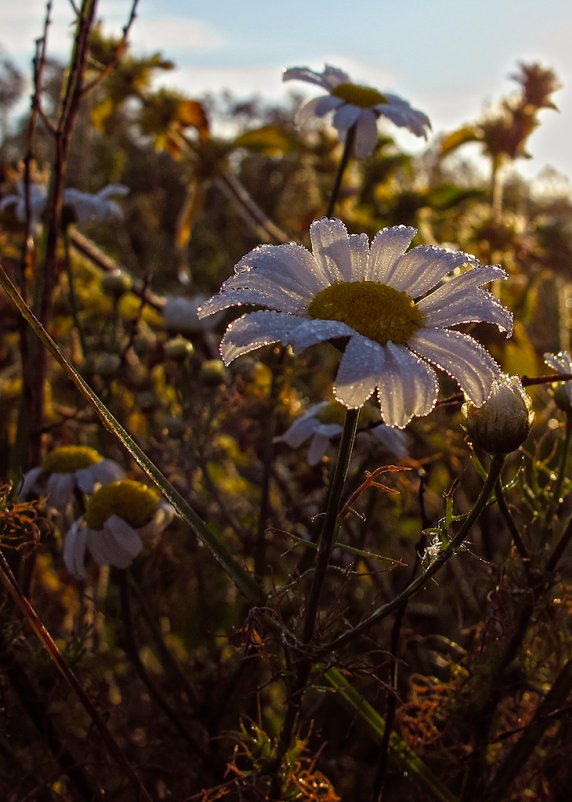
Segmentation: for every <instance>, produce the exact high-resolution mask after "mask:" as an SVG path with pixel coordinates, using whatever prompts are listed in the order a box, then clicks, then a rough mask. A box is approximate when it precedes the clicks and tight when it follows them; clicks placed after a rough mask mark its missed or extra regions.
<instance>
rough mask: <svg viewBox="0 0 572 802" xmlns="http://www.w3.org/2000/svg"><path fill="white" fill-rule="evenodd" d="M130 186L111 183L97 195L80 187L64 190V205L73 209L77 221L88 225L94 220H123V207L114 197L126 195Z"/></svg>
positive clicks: (106, 221) (79, 223) (103, 221)
mask: <svg viewBox="0 0 572 802" xmlns="http://www.w3.org/2000/svg"><path fill="white" fill-rule="evenodd" d="M128 193H129V188H128V187H126V186H124V185H123V184H109V185H108V186H106V187H104V188H103V189H100V190H99V192H97V193H96V194H95V195H92V194H91V193H89V192H80V190H79V189H66V190H64V198H63V205H64V207H66V206H68V207H70V208H71V209H72V211H73V215H74V218H75V222H76V223H77V224H78V225H79V226H86V225H88V223H91V222H93V221H94V220H95V221H96V222H98V223H111V222H114V221H118V220H123V209H122V208H121V206H120V205H119V204H118V203H117V201H116V200H114V197H121V198H122V197H124V196H125V195H127V194H128Z"/></svg>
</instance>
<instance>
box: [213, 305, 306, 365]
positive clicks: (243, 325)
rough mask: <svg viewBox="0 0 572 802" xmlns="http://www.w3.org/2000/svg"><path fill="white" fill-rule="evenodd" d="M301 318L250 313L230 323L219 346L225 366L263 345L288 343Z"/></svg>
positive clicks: (270, 313)
mask: <svg viewBox="0 0 572 802" xmlns="http://www.w3.org/2000/svg"><path fill="white" fill-rule="evenodd" d="M300 320H301V318H299V317H294V316H293V315H285V314H284V313H283V312H251V313H250V314H246V315H243V316H242V317H239V318H238V320H235V321H234V323H231V324H230V326H229V327H228V328H227V330H226V333H225V335H224V337H223V340H222V342H221V344H220V352H221V355H222V358H223V360H224V363H225V365H230V363H231V362H232V361H233V360H234V359H236V358H237V357H238V356H242V354H248V353H249V352H250V351H254V350H255V349H256V348H262V346H263V345H271V344H272V343H275V342H282V343H284V344H285V345H287V344H288V342H289V341H290V335H291V333H292V331H293V330H294V329H295V328H296V327H298V326H299V325H300Z"/></svg>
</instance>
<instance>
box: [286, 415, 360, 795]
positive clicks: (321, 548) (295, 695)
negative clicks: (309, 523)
mask: <svg viewBox="0 0 572 802" xmlns="http://www.w3.org/2000/svg"><path fill="white" fill-rule="evenodd" d="M359 413H360V410H359V409H348V410H347V412H346V418H345V421H344V429H343V432H342V436H341V440H340V445H339V448H338V455H337V459H336V464H335V467H334V473H333V476H332V481H331V484H330V487H329V491H328V498H327V502H326V514H325V518H324V525H323V527H322V530H321V532H320V537H319V540H318V556H317V561H316V568H315V571H314V576H313V581H312V585H311V588H310V593H309V596H308V601H307V603H306V608H305V612H304V623H303V628H302V638H301V643H302V644H303V645H304V646H307V645H308V644H310V643H311V641H312V639H313V637H314V632H315V630H316V623H317V618H318V609H319V604H320V597H321V595H322V590H323V587H324V580H325V578H326V574H327V571H328V565H329V562H330V555H331V553H332V548H333V547H334V545H335V538H336V532H337V529H338V513H339V509H340V504H341V497H342V491H343V487H344V484H345V480H346V477H347V474H348V468H349V464H350V459H351V455H352V451H353V445H354V440H355V435H356V430H357V422H358V418H359ZM312 664H313V660H312V658H311V657H302V659H300V661H299V663H298V666H297V668H296V672H295V678H294V683H293V687H292V691H291V693H290V699H289V702H288V709H287V710H286V716H285V717H284V723H283V725H282V731H281V733H280V741H279V744H278V753H277V762H278V767H277V772H276V774H275V782H274V784H273V788H272V798H273V799H279V798H280V796H279V794H280V783H281V779H280V768H281V765H282V762H283V759H284V756H285V755H286V752H287V751H288V749H289V747H290V744H291V742H292V737H293V735H294V732H295V730H296V724H297V721H298V716H299V713H300V705H301V700H302V696H303V694H304V691H305V689H306V686H307V684H308V679H309V677H310V672H311V670H312Z"/></svg>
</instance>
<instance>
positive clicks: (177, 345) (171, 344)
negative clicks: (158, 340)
mask: <svg viewBox="0 0 572 802" xmlns="http://www.w3.org/2000/svg"><path fill="white" fill-rule="evenodd" d="M194 350H195V349H194V347H193V344H192V343H191V342H189V340H186V339H185V338H184V337H183V336H181V335H179V337H173V339H172V340H169V341H168V342H166V343H165V356H166V357H167V359H172V360H173V361H174V362H185V361H186V360H187V359H189V357H191V356H192V355H193V353H194Z"/></svg>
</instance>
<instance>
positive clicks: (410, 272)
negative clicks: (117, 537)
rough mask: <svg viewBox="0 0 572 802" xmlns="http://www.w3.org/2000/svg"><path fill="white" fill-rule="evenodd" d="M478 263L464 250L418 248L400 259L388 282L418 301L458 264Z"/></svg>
mask: <svg viewBox="0 0 572 802" xmlns="http://www.w3.org/2000/svg"><path fill="white" fill-rule="evenodd" d="M475 261H476V260H475V257H474V256H470V255H469V254H467V253H463V252H462V251H449V250H446V249H445V248H435V247H434V246H433V245H418V246H417V248H413V250H411V251H409V252H408V253H406V254H405V255H404V256H402V257H401V258H400V259H398V260H397V263H396V264H395V269H394V272H393V275H392V276H390V277H388V281H387V282H386V283H387V284H389V285H390V286H391V287H394V288H395V289H396V290H403V291H405V292H406V293H407V294H408V295H410V296H411V297H412V298H418V297H419V296H420V295H424V294H425V293H426V292H427V291H428V290H430V289H432V288H433V287H434V286H435V285H436V284H437V283H438V282H439V281H441V279H442V278H443V277H444V276H446V275H447V273H450V272H451V271H452V270H454V269H455V268H456V267H459V265H465V264H468V263H473V264H474V263H475Z"/></svg>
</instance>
